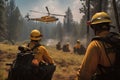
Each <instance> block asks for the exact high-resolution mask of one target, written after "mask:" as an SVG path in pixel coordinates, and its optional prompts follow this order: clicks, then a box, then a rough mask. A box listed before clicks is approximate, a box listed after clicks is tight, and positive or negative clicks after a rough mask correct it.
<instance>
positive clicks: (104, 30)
mask: <svg viewBox="0 0 120 80" xmlns="http://www.w3.org/2000/svg"><path fill="white" fill-rule="evenodd" d="M110 23H111V19H110V17H109V15H108V14H107V13H106V12H98V13H96V14H94V15H93V16H92V19H91V25H90V27H91V28H92V29H93V31H94V34H95V36H100V37H105V36H106V35H107V34H109V33H110V28H111V25H110ZM104 46H107V47H108V48H109V49H108V50H109V51H108V54H107V55H108V57H107V55H106V50H105V47H104ZM110 47H111V45H110V44H108V43H104V45H103V43H102V42H101V41H98V40H93V41H91V42H90V44H89V45H88V48H87V50H86V53H85V56H84V58H83V61H82V63H81V65H80V69H79V70H78V72H77V75H78V80H93V79H91V78H92V76H93V75H95V74H99V75H102V71H101V69H102V70H103V72H104V70H105V69H104V68H105V67H110V66H111V64H113V63H114V61H115V54H114V53H115V52H113V51H112V50H111V49H110ZM105 72H106V71H105ZM109 77H110V76H109ZM94 80H96V79H94ZM97 80H104V79H97ZM108 80H110V79H108Z"/></svg>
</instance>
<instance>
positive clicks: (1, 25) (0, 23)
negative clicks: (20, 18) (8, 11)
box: [0, 0, 6, 40]
mask: <svg viewBox="0 0 120 80" xmlns="http://www.w3.org/2000/svg"><path fill="white" fill-rule="evenodd" d="M4 14H5V2H4V0H0V36H1V37H0V40H3V39H4V38H5V36H6V26H5V15H4Z"/></svg>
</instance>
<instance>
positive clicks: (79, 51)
mask: <svg viewBox="0 0 120 80" xmlns="http://www.w3.org/2000/svg"><path fill="white" fill-rule="evenodd" d="M73 51H74V53H77V54H84V53H85V48H84V46H83V45H82V44H81V43H80V40H77V41H76V44H75V46H74V47H73Z"/></svg>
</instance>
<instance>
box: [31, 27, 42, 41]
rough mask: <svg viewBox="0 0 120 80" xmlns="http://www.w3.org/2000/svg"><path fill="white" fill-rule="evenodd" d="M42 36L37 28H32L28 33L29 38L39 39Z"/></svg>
mask: <svg viewBox="0 0 120 80" xmlns="http://www.w3.org/2000/svg"><path fill="white" fill-rule="evenodd" d="M41 37H42V35H41V33H40V31H39V30H37V29H34V30H32V31H31V34H30V39H31V40H40V39H41Z"/></svg>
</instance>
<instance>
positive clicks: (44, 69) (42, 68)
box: [8, 29, 56, 80]
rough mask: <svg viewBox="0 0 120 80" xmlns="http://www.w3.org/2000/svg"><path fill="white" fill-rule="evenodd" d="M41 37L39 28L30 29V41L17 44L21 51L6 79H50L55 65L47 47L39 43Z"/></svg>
mask: <svg viewBox="0 0 120 80" xmlns="http://www.w3.org/2000/svg"><path fill="white" fill-rule="evenodd" d="M41 38H42V35H41V33H40V31H39V30H36V29H35V30H32V31H31V34H30V40H31V41H30V43H28V45H27V46H19V48H18V49H19V50H20V51H21V52H20V53H18V55H17V58H16V59H15V61H14V62H13V66H11V70H10V71H9V75H8V80H51V79H52V75H53V73H54V71H55V68H56V67H55V65H54V61H53V60H52V58H51V57H50V55H49V53H48V51H47V49H46V48H45V47H44V46H42V45H41V44H40V43H39V42H40V40H41Z"/></svg>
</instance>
